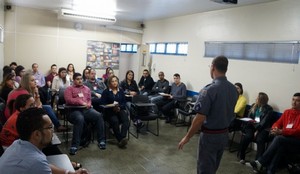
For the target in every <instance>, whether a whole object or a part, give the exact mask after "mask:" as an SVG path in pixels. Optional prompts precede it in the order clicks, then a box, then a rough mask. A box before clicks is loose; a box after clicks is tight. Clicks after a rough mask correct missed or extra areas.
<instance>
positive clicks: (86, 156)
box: [60, 120, 287, 174]
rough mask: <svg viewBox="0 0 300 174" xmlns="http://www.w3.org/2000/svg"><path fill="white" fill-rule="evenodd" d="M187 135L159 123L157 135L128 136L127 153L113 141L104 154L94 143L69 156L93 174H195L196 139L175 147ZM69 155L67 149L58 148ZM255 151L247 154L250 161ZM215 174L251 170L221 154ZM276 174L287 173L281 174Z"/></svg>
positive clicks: (233, 157)
mask: <svg viewBox="0 0 300 174" xmlns="http://www.w3.org/2000/svg"><path fill="white" fill-rule="evenodd" d="M185 133H186V127H175V126H174V125H170V124H165V123H164V121H163V120H161V121H160V135H159V136H158V137H157V136H154V135H152V134H150V133H147V134H145V133H144V134H142V135H140V137H139V139H136V138H134V137H133V136H130V140H129V143H128V146H127V148H126V149H119V148H118V147H117V145H116V141H115V140H109V141H108V144H107V149H106V150H100V149H99V148H98V147H97V144H96V142H95V143H92V144H90V145H89V147H88V148H84V149H81V150H80V151H78V153H77V155H75V156H70V159H71V160H72V161H78V162H80V163H82V165H83V166H84V167H85V168H87V169H88V170H89V171H90V173H92V174H100V173H101V174H135V173H136V174H144V173H145V174H146V173H147V174H148V173H151V174H195V173H196V153H197V144H198V138H199V135H195V136H194V137H193V138H192V139H191V141H190V142H189V143H188V144H187V145H186V146H185V147H184V150H182V151H179V150H177V144H178V142H179V141H180V140H181V138H182V137H183V136H184V135H185ZM60 148H61V150H62V151H63V152H64V153H68V148H69V145H66V144H62V145H60ZM254 155H255V151H252V152H251V153H249V154H247V157H248V159H253V157H254ZM217 173H218V174H248V173H252V170H251V169H250V168H248V167H247V166H245V165H242V164H240V163H239V162H238V160H237V158H236V153H230V152H228V150H226V151H225V152H224V155H223V158H222V161H221V165H220V167H219V170H218V172H217ZM279 173H282V174H283V173H287V171H286V170H282V171H280V172H279Z"/></svg>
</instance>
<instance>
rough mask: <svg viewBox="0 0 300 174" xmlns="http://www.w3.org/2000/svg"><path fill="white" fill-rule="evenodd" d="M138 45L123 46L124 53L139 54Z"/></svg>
mask: <svg viewBox="0 0 300 174" xmlns="http://www.w3.org/2000/svg"><path fill="white" fill-rule="evenodd" d="M137 48H138V46H137V44H124V43H122V44H121V52H122V53H137Z"/></svg>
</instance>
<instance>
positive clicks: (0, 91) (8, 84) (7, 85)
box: [0, 73, 16, 102]
mask: <svg viewBox="0 0 300 174" xmlns="http://www.w3.org/2000/svg"><path fill="white" fill-rule="evenodd" d="M15 77H16V76H15V75H14V74H13V73H10V74H7V75H6V76H5V77H4V79H3V81H2V83H1V84H0V97H1V98H2V99H3V100H4V101H5V102H6V101H7V97H8V94H9V93H10V91H12V90H13V89H15V85H14V84H15Z"/></svg>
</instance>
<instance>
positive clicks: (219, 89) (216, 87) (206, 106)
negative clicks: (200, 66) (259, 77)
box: [194, 76, 238, 130]
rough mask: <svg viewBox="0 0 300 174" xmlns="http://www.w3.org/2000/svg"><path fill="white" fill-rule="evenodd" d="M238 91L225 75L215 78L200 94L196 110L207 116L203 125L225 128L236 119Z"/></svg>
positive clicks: (209, 127)
mask: <svg viewBox="0 0 300 174" xmlns="http://www.w3.org/2000/svg"><path fill="white" fill-rule="evenodd" d="M237 99H238V92H237V90H236V88H235V86H234V85H233V84H231V83H230V82H229V81H227V78H226V77H225V76H223V77H219V78H216V79H214V80H213V82H212V83H211V84H209V85H207V86H206V87H204V88H203V89H202V90H201V91H200V94H199V97H198V99H197V102H196V104H195V106H194V110H195V111H196V112H197V113H200V114H202V115H205V116H206V120H205V122H204V124H203V125H202V126H204V127H206V128H207V129H212V130H213V129H225V128H227V127H228V126H229V124H230V123H231V121H232V120H233V119H234V107H235V104H236V102H237Z"/></svg>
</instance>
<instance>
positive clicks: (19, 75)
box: [15, 65, 25, 84]
mask: <svg viewBox="0 0 300 174" xmlns="http://www.w3.org/2000/svg"><path fill="white" fill-rule="evenodd" d="M15 72H16V82H17V83H19V84H20V83H21V78H22V76H23V75H24V73H25V68H24V67H23V66H22V65H18V66H17V67H16V69H15Z"/></svg>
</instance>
